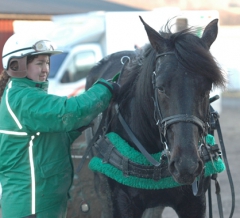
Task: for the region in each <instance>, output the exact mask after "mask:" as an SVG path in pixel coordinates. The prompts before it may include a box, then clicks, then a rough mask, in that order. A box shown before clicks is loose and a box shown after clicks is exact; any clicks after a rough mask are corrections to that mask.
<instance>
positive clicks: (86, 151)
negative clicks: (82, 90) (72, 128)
mask: <svg viewBox="0 0 240 218" xmlns="http://www.w3.org/2000/svg"><path fill="white" fill-rule="evenodd" d="M107 113H108V110H107V109H106V110H105V111H104V112H103V117H105V115H106V114H107ZM104 122H105V119H103V118H102V119H101V122H100V124H99V126H98V129H97V131H96V133H95V134H94V136H93V138H92V139H91V140H90V142H89V143H88V144H87V148H86V150H85V152H84V154H83V156H82V159H81V161H80V163H79V165H78V167H77V169H76V173H79V172H80V171H81V169H82V167H83V165H84V163H85V161H86V158H87V156H88V155H89V154H90V151H91V150H92V146H93V144H94V142H95V141H96V140H97V138H98V137H99V135H100V133H101V131H103V130H102V128H103V126H104ZM91 127H92V126H91Z"/></svg>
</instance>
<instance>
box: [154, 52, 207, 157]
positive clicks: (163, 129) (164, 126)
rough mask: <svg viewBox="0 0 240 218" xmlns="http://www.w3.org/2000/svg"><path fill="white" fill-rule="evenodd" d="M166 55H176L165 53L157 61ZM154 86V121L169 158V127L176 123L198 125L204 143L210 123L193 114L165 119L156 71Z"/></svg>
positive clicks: (177, 115) (159, 55) (158, 56)
mask: <svg viewBox="0 0 240 218" xmlns="http://www.w3.org/2000/svg"><path fill="white" fill-rule="evenodd" d="M166 55H175V53H174V52H164V53H161V54H158V55H157V56H156V60H157V59H158V58H160V57H162V56H166ZM152 84H153V90H154V98H152V99H153V102H154V108H155V109H154V119H155V121H156V125H157V126H158V129H159V134H160V139H161V143H162V144H163V146H164V153H166V154H167V156H168V157H169V155H170V151H169V148H168V145H167V139H166V134H167V130H168V127H169V126H171V125H172V124H175V123H179V122H186V123H193V124H195V125H197V126H198V127H199V128H200V129H201V133H202V135H201V137H200V138H201V141H202V142H204V140H203V136H205V135H206V134H207V130H208V126H209V125H208V122H204V121H202V120H201V119H199V118H198V117H196V116H195V115H192V114H190V115H189V114H176V115H172V116H169V117H164V118H163V116H162V113H161V109H160V105H159V100H158V87H157V86H156V73H155V71H154V72H153V73H152Z"/></svg>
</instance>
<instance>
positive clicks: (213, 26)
mask: <svg viewBox="0 0 240 218" xmlns="http://www.w3.org/2000/svg"><path fill="white" fill-rule="evenodd" d="M217 24H218V19H215V20H213V21H211V22H210V23H209V24H208V25H207V26H206V28H205V29H204V32H203V35H202V41H203V42H204V43H205V44H206V45H207V46H208V48H209V49H210V47H211V45H212V43H213V42H214V41H215V39H216V38H217V34H218V25H217Z"/></svg>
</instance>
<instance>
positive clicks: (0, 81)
mask: <svg viewBox="0 0 240 218" xmlns="http://www.w3.org/2000/svg"><path fill="white" fill-rule="evenodd" d="M37 57H38V55H31V56H28V57H27V65H28V64H29V63H31V62H32V61H33V60H34V59H35V58H37ZM9 67H10V68H11V69H12V70H17V69H18V62H17V61H13V62H11V64H10V66H9ZM9 78H10V76H9V75H8V74H7V70H3V71H2V73H1V74H0V101H1V99H2V95H3V92H4V89H5V87H6V85H7V83H8V80H9Z"/></svg>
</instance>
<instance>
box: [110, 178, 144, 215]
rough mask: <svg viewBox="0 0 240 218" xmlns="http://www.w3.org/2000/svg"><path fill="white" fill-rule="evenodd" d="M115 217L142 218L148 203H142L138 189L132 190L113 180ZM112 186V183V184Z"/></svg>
mask: <svg viewBox="0 0 240 218" xmlns="http://www.w3.org/2000/svg"><path fill="white" fill-rule="evenodd" d="M113 183H115V184H114V188H113V189H112V199H113V210H114V212H113V217H114V218H141V217H142V215H143V212H144V210H145V208H146V205H143V204H142V199H140V197H139V192H138V190H132V189H131V188H130V190H129V189H128V187H123V186H122V185H119V184H117V183H116V182H115V181H113ZM110 186H111V185H110Z"/></svg>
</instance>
